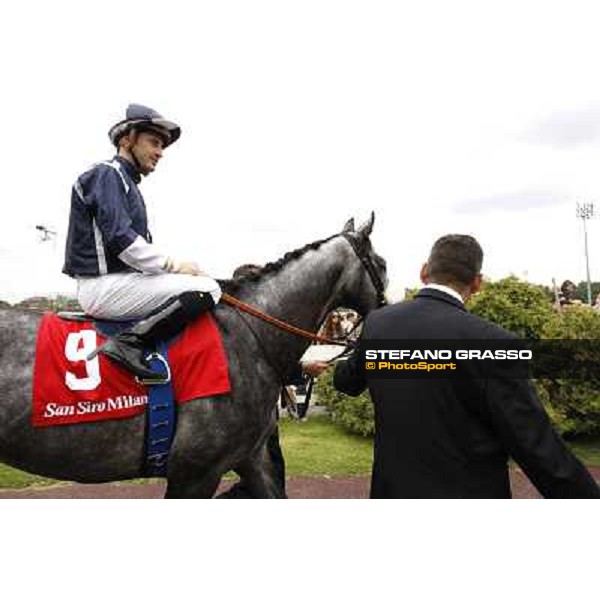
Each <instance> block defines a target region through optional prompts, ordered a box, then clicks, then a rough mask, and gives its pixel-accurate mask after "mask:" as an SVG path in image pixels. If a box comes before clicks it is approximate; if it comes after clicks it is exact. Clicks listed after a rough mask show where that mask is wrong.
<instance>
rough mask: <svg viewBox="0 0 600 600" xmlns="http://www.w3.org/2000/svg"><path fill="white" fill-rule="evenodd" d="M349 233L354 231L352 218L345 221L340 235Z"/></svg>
mask: <svg viewBox="0 0 600 600" xmlns="http://www.w3.org/2000/svg"><path fill="white" fill-rule="evenodd" d="M351 231H354V217H352V218H351V219H348V221H346V224H345V225H344V228H343V229H342V233H350V232H351Z"/></svg>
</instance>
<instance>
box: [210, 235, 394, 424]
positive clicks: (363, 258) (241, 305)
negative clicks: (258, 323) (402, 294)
mask: <svg viewBox="0 0 600 600" xmlns="http://www.w3.org/2000/svg"><path fill="white" fill-rule="evenodd" d="M341 235H342V236H343V237H344V238H345V239H346V240H347V241H348V243H349V244H350V246H351V247H352V249H353V250H354V253H355V254H356V256H357V257H358V259H359V260H360V262H361V264H362V265H363V267H364V268H365V270H366V271H367V273H368V274H369V277H370V279H371V283H372V284H373V287H374V288H375V291H376V293H377V305H378V307H381V306H384V305H386V304H387V300H386V299H385V294H384V290H385V285H384V283H383V281H382V279H381V277H380V276H379V274H378V273H377V269H376V268H375V265H374V264H373V261H372V260H371V257H370V256H369V255H368V254H367V253H366V252H363V250H362V248H361V246H360V245H359V244H358V243H357V242H356V240H355V239H354V238H353V237H352V236H350V235H349V234H347V233H342V234H341ZM221 300H222V301H223V302H224V303H225V304H229V305H230V306H232V307H234V308H236V309H237V310H238V311H240V315H239V316H240V318H241V319H242V321H243V322H244V323H245V324H246V326H247V327H248V329H249V331H250V332H251V334H252V336H253V337H254V339H255V341H256V343H257V345H258V347H259V348H260V349H261V351H262V353H263V355H264V357H265V360H266V361H267V363H268V364H269V365H270V366H271V368H272V369H273V371H274V372H275V373H276V375H277V378H278V379H279V382H280V385H281V390H282V395H283V398H284V399H285V402H286V405H287V409H288V411H289V412H290V414H291V415H292V416H295V418H299V417H300V415H299V414H298V409H297V407H296V406H295V403H294V402H293V400H292V398H291V397H290V396H289V392H288V390H287V382H286V378H285V376H284V374H283V373H282V372H281V370H280V369H279V368H278V367H277V365H276V363H275V362H274V361H273V359H272V357H271V355H270V352H269V350H268V349H267V348H266V347H265V345H264V344H263V343H262V341H261V339H260V337H259V336H258V334H257V333H256V331H255V330H254V327H252V325H251V323H250V322H249V320H248V319H246V318H245V317H244V315H243V314H242V313H246V314H249V315H251V316H253V317H257V318H259V319H261V320H262V321H265V322H266V323H269V324H271V325H273V326H275V327H277V328H279V329H281V330H283V331H286V332H288V333H291V334H292V335H296V336H299V337H303V338H305V339H308V340H310V341H311V342H318V343H321V344H330V345H334V346H343V347H344V349H343V350H342V351H341V352H340V353H339V354H338V355H336V356H334V357H333V358H331V359H330V360H328V361H325V362H328V363H333V362H335V361H336V360H339V359H340V358H342V357H343V356H345V355H347V354H349V353H350V352H352V350H353V349H354V346H355V344H354V342H352V341H350V336H351V335H352V334H353V333H354V331H355V330H356V328H357V327H359V326H360V324H361V322H362V317H361V318H359V319H358V320H357V321H356V323H355V324H354V326H353V327H352V329H351V331H349V332H348V333H347V334H346V340H345V341H340V340H334V339H331V338H328V337H326V336H321V335H318V334H317V333H313V332H312V331H308V330H306V329H302V328H301V327H296V326H295V325H291V324H290V323H286V322H285V321H282V320H281V319H278V318H277V317H273V316H271V315H268V314H267V313H265V312H263V311H261V310H260V309H258V308H256V307H254V306H251V305H250V304H246V303H245V302H242V301H241V300H239V299H238V298H235V297H234V296H231V295H230V294H227V293H223V295H222V296H221ZM312 382H313V380H312V378H311V382H310V384H309V385H310V388H312ZM309 399H310V394H309V393H307V396H306V405H305V406H304V412H306V410H307V409H308V403H309V401H310V400H309Z"/></svg>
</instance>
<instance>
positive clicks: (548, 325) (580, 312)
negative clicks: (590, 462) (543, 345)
mask: <svg viewBox="0 0 600 600" xmlns="http://www.w3.org/2000/svg"><path fill="white" fill-rule="evenodd" d="M469 310H470V311H471V312H473V313H474V314H477V315H479V316H481V317H483V318H486V319H489V320H490V321H492V322H494V323H496V324H498V325H500V326H501V327H504V328H505V329H508V330H509V331H512V332H514V333H516V334H517V335H518V336H520V337H522V338H528V339H600V313H599V312H597V311H594V310H591V309H590V308H588V307H585V306H573V307H568V308H565V309H563V310H562V311H556V310H554V309H553V307H552V305H551V303H550V301H549V299H548V295H547V293H546V291H545V290H544V288H543V287H541V286H536V285H532V284H530V283H527V282H524V281H520V280H519V279H517V278H516V277H507V278H505V279H502V280H500V281H497V282H485V284H484V286H483V288H482V291H481V292H480V293H479V294H477V296H476V297H474V298H473V299H472V301H471V302H470V303H469ZM535 386H536V389H537V391H538V394H539V396H540V399H541V400H542V402H543V403H544V405H545V407H546V409H547V410H548V413H549V415H550V417H551V419H552V420H553V422H554V424H555V425H556V427H557V429H558V430H559V431H560V432H561V433H563V434H565V435H567V436H576V435H598V434H600V383H599V382H598V381H597V380H593V381H577V380H566V379H556V380H546V379H545V380H537V381H535ZM317 395H318V398H319V403H320V404H322V405H323V406H325V407H326V409H327V411H328V413H329V414H330V415H331V417H332V418H333V420H334V421H335V422H337V423H339V424H341V425H343V426H344V427H346V428H347V429H349V430H350V431H352V432H353V433H357V434H360V435H364V436H369V435H372V434H373V431H374V424H373V405H372V402H371V400H370V398H369V395H368V393H364V394H361V395H360V396H358V397H356V398H351V397H349V396H345V395H344V394H341V393H339V392H337V391H335V390H334V389H333V386H332V384H331V375H329V376H322V377H320V378H319V381H318V383H317Z"/></svg>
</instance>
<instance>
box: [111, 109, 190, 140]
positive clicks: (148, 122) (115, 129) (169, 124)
mask: <svg viewBox="0 0 600 600" xmlns="http://www.w3.org/2000/svg"><path fill="white" fill-rule="evenodd" d="M132 129H135V130H136V131H139V132H142V131H152V132H154V133H156V134H158V135H160V136H161V137H162V139H163V141H164V147H165V148H166V147H167V146H170V145H171V144H172V143H173V142H176V141H177V140H178V139H179V136H180V135H181V128H180V127H179V125H177V124H176V123H174V122H173V121H169V120H168V119H165V118H164V117H163V116H162V115H160V114H159V113H157V112H156V111H155V110H153V109H152V108H148V107H147V106H142V105H141V104H130V105H129V106H128V107H127V110H126V111H125V118H124V119H123V120H122V121H119V122H118V123H117V124H116V125H113V126H112V127H111V128H110V131H109V132H108V137H109V138H110V141H111V142H112V143H113V144H114V145H115V146H117V147H118V146H119V140H120V139H121V138H122V137H123V136H124V135H125V134H127V133H129V132H130V131H131V130H132Z"/></svg>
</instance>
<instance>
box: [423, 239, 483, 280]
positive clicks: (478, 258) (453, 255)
mask: <svg viewBox="0 0 600 600" xmlns="http://www.w3.org/2000/svg"><path fill="white" fill-rule="evenodd" d="M428 263H429V276H430V277H431V279H434V280H435V282H437V283H441V284H448V283H450V284H451V283H454V284H459V285H469V284H470V283H471V282H472V281H473V279H475V277H476V276H477V275H479V273H480V272H481V265H482V264H483V250H482V249H481V246H480V245H479V242H478V241H477V240H476V239H475V238H474V237H472V236H470V235H458V234H451V235H445V236H443V237H441V238H440V239H439V240H437V241H436V242H435V244H434V245H433V247H432V248H431V254H430V255H429V261H428Z"/></svg>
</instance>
